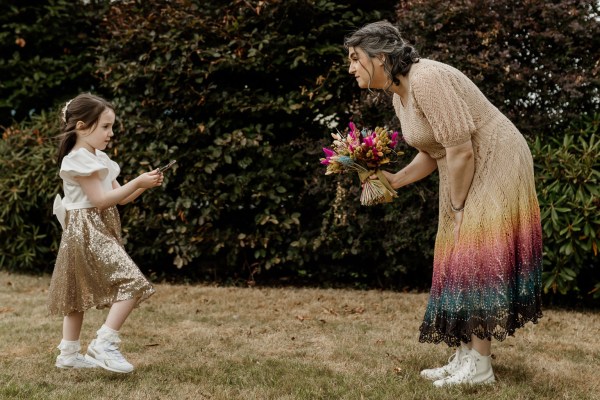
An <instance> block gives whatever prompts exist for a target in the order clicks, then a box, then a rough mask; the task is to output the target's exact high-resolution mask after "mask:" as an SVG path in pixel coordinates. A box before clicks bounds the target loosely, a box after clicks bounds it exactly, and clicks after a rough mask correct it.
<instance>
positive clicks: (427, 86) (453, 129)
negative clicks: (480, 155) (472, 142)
mask: <svg viewBox="0 0 600 400" xmlns="http://www.w3.org/2000/svg"><path fill="white" fill-rule="evenodd" d="M412 78H413V79H412V80H411V90H412V95H413V98H414V100H415V102H416V103H417V107H419V108H420V109H421V111H422V112H423V114H424V115H425V118H426V119H427V121H428V122H429V124H430V125H431V128H432V130H433V136H434V138H435V140H436V141H437V142H438V143H440V144H441V145H442V146H444V147H452V146H456V145H459V144H462V143H465V142H466V141H468V140H469V139H471V135H472V134H473V131H474V130H475V123H474V122H473V117H472V116H471V113H470V111H469V108H468V106H467V103H466V102H465V100H464V99H463V98H462V97H461V95H460V93H461V87H460V85H461V80H460V79H459V77H457V76H454V75H453V73H452V72H450V71H445V70H442V69H439V68H435V67H429V68H423V69H421V70H419V71H418V73H416V74H415V75H414V76H413V77H412Z"/></svg>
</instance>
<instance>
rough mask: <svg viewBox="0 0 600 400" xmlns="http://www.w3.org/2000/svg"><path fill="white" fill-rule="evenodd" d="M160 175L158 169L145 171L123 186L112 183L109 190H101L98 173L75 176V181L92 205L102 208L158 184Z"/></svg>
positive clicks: (160, 180)
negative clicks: (115, 185)
mask: <svg viewBox="0 0 600 400" xmlns="http://www.w3.org/2000/svg"><path fill="white" fill-rule="evenodd" d="M161 176H162V174H161V173H160V172H158V170H154V171H151V172H146V173H144V174H141V175H140V176H138V177H137V178H135V179H134V180H132V181H130V182H128V183H126V184H125V185H123V186H120V185H119V186H118V187H117V188H115V187H114V185H113V190H111V191H109V192H105V191H104V190H103V188H102V182H101V180H100V177H99V176H98V173H93V174H92V175H90V176H80V177H78V178H77V181H78V182H79V184H80V185H81V189H82V190H83V192H84V193H85V194H86V196H87V197H88V199H89V200H90V202H91V203H92V205H93V206H94V207H97V208H98V209H100V210H102V209H105V208H108V207H110V206H114V205H116V204H120V203H121V202H123V201H124V200H126V199H127V198H129V197H132V195H134V194H135V193H136V192H137V191H138V190H141V191H143V190H145V189H148V188H152V187H155V186H159V185H160V184H161V183H162V179H160V178H161ZM140 194H141V192H140ZM138 196H139V194H138ZM136 197H137V196H136Z"/></svg>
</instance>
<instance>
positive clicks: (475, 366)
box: [433, 349, 496, 387]
mask: <svg viewBox="0 0 600 400" xmlns="http://www.w3.org/2000/svg"><path fill="white" fill-rule="evenodd" d="M461 364H462V365H461V366H460V368H459V369H458V370H457V371H455V372H454V373H453V374H452V375H450V376H448V377H446V378H443V379H439V380H437V381H435V382H433V385H434V386H437V387H443V386H452V385H462V384H469V385H479V384H487V383H494V382H496V378H495V377H494V371H493V370H492V357H491V356H482V355H481V354H479V352H477V350H475V349H471V351H470V352H469V354H467V355H465V356H464V357H463V361H462V363H461Z"/></svg>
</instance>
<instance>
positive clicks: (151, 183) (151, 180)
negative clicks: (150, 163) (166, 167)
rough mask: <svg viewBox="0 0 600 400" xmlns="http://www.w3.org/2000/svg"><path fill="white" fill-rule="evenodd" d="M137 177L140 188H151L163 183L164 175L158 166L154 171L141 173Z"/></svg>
mask: <svg viewBox="0 0 600 400" xmlns="http://www.w3.org/2000/svg"><path fill="white" fill-rule="evenodd" d="M136 179H137V180H138V184H139V187H140V188H143V189H150V188H153V187H156V186H160V185H162V183H163V179H164V176H163V174H162V172H160V171H159V170H158V168H157V169H155V170H153V171H150V172H146V173H143V174H141V175H140V176H138V177H137V178H136Z"/></svg>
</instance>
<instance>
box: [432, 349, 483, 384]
mask: <svg viewBox="0 0 600 400" xmlns="http://www.w3.org/2000/svg"><path fill="white" fill-rule="evenodd" d="M470 351H471V350H470V349H469V348H468V347H467V346H464V345H461V346H460V347H458V348H457V349H456V353H454V354H452V355H451V356H450V358H449V359H448V364H446V365H444V366H443V367H439V368H431V369H424V370H423V371H421V376H422V377H423V378H425V379H429V380H430V381H437V380H439V379H444V378H446V377H448V376H450V375H452V374H453V373H454V372H456V371H458V369H459V368H460V367H461V365H462V359H463V357H464V356H465V355H467V354H469V352H470Z"/></svg>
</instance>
